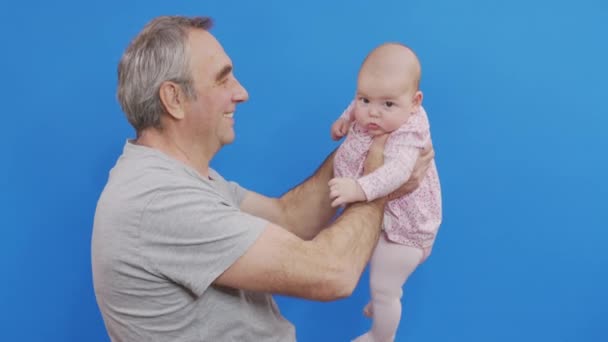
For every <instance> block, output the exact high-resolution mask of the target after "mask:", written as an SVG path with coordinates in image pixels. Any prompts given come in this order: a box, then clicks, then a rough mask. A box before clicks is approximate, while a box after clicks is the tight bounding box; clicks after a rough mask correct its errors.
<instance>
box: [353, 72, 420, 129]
mask: <svg viewBox="0 0 608 342" xmlns="http://www.w3.org/2000/svg"><path fill="white" fill-rule="evenodd" d="M396 74H397V75H396ZM396 74H395V73H391V72H377V70H374V71H368V70H365V68H364V69H362V70H361V72H360V73H359V79H358V84H357V94H356V104H355V109H354V110H355V120H356V121H357V123H358V124H359V125H361V127H363V128H365V129H367V131H368V133H369V134H370V135H373V136H376V135H380V134H384V133H390V132H392V131H394V130H396V129H397V128H399V127H400V126H401V125H403V124H404V123H405V122H406V121H407V119H408V118H409V117H410V115H411V114H412V113H414V112H415V111H416V110H418V108H417V107H418V104H417V103H416V101H415V97H416V93H417V89H415V88H414V79H413V77H405V78H404V77H403V74H401V75H399V73H396Z"/></svg>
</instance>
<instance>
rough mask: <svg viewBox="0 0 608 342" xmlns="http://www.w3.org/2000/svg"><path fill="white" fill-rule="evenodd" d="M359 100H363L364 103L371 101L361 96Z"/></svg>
mask: <svg viewBox="0 0 608 342" xmlns="http://www.w3.org/2000/svg"><path fill="white" fill-rule="evenodd" d="M359 101H361V102H363V103H365V104H368V103H369V100H368V99H366V98H365V97H360V98H359Z"/></svg>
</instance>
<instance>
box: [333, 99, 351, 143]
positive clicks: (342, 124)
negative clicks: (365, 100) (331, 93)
mask: <svg viewBox="0 0 608 342" xmlns="http://www.w3.org/2000/svg"><path fill="white" fill-rule="evenodd" d="M353 108H354V102H351V103H350V104H349V106H348V107H347V108H346V110H345V111H344V112H343V113H342V115H340V117H339V118H338V120H336V121H335V122H334V123H333V124H332V125H331V138H332V139H334V140H339V139H341V138H342V137H343V136H345V135H346V133H348V129H349V128H350V124H351V122H352V121H353V120H354V115H353Z"/></svg>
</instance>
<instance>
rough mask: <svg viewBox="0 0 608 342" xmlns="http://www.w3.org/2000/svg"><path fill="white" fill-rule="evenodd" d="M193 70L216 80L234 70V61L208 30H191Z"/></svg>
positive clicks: (189, 39)
mask: <svg viewBox="0 0 608 342" xmlns="http://www.w3.org/2000/svg"><path fill="white" fill-rule="evenodd" d="M188 41H189V44H188V47H189V50H190V62H191V66H192V70H193V71H194V72H197V73H202V72H204V73H205V74H206V75H207V76H208V78H210V80H211V81H216V79H218V78H222V77H224V76H226V75H227V74H229V73H230V72H231V71H232V61H231V60H230V58H229V57H228V55H226V52H225V51H224V48H223V47H222V45H221V44H220V42H219V41H218V40H217V39H216V38H215V37H214V36H213V35H212V34H211V33H209V32H208V31H205V30H191V31H190V34H189V37H188Z"/></svg>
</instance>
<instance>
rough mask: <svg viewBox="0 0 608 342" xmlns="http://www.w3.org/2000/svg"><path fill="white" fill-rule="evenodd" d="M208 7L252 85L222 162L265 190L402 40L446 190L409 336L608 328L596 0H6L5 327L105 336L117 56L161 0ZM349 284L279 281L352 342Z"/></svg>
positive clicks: (117, 139) (310, 151)
mask: <svg viewBox="0 0 608 342" xmlns="http://www.w3.org/2000/svg"><path fill="white" fill-rule="evenodd" d="M165 14H185V15H210V16H212V17H214V18H215V21H216V25H215V28H214V29H213V31H212V32H213V33H214V34H215V35H216V36H217V37H218V39H219V40H220V41H221V42H222V44H223V45H224V47H225V49H226V51H227V53H228V54H229V55H230V56H231V58H232V60H233V62H234V65H235V73H236V76H237V77H238V78H239V79H240V80H241V82H242V83H243V85H244V86H245V87H247V89H248V91H249V93H250V100H249V101H248V102H247V103H245V104H242V105H240V106H239V107H238V109H237V112H236V115H235V119H236V131H237V139H236V141H235V143H234V144H232V145H230V146H228V147H226V148H225V149H223V150H222V151H221V152H220V153H219V155H218V156H217V157H216V158H215V159H214V161H213V166H214V167H215V168H216V169H218V170H219V171H220V172H222V173H223V174H224V176H225V177H226V178H229V179H232V180H236V181H238V182H239V183H241V184H242V185H243V186H246V187H248V188H251V189H253V190H256V191H258V192H261V193H264V194H267V195H280V194H282V193H283V192H285V191H286V190H288V189H289V188H290V187H292V186H294V185H295V184H297V183H298V182H300V181H302V180H303V179H304V178H305V177H307V176H308V175H310V174H311V172H312V171H313V170H314V169H315V168H316V167H317V166H318V165H319V164H320V163H321V161H322V160H323V159H324V157H325V156H326V155H327V154H328V153H330V151H332V150H333V149H334V148H335V147H336V146H337V143H336V142H334V141H332V140H331V139H330V136H329V127H330V125H331V123H332V122H333V120H335V119H336V118H337V116H338V115H339V114H340V113H341V112H342V110H343V109H344V108H345V106H346V105H347V104H348V102H349V101H350V99H351V97H352V95H353V93H354V89H355V83H356V74H357V70H358V68H359V65H360V63H361V62H362V60H363V58H364V57H365V55H366V54H367V53H368V52H369V51H370V49H372V48H373V47H374V46H376V45H378V44H380V43H382V42H386V41H400V42H403V43H406V44H408V45H410V46H411V47H412V48H413V49H414V50H415V51H416V52H417V53H418V55H419V57H420V59H421V62H422V66H423V79H422V84H421V87H422V90H423V91H424V94H425V99H424V105H425V108H426V109H427V112H428V113H429V117H430V121H431V125H432V135H433V140H434V144H435V148H436V153H437V155H436V161H437V165H438V169H439V172H440V178H441V182H442V189H443V203H444V222H443V225H442V227H441V229H440V232H439V236H438V239H437V243H436V245H435V249H434V252H433V255H432V256H431V258H430V259H429V260H428V261H427V262H426V263H425V264H423V265H422V266H421V267H420V268H419V269H418V270H417V271H416V272H415V273H414V275H413V276H412V277H411V278H410V281H409V282H408V283H407V284H406V286H405V291H404V293H405V295H404V297H403V305H404V317H403V320H402V323H401V327H400V330H399V332H398V335H397V341H598V342H599V341H607V340H608V294H607V292H608V252H607V248H606V246H607V245H608V223H607V222H608V210H607V209H608V206H607V204H606V201H607V198H608V186H607V185H606V180H605V177H606V176H608V153H607V152H606V149H607V148H608V138H607V136H608V135H607V134H606V126H608V107H607V106H606V101H607V99H608V95H607V94H608V84H607V80H608V67H607V61H608V38H607V36H608V2H606V1H605V0H578V1H573V0H571V1H569V0H553V1H548V0H547V1H544V0H511V1H497V0H461V1H453V0H435V1H423V0H411V1H408V0H400V1H397V0H392V1H391V0H374V1H371V0H370V1H356V0H351V1H321V0H308V1H289V0H285V1H244V0H243V1H236V0H233V1H228V0H227V1H179V2H177V1H173V2H169V1H151V0H147V1H117V0H107V1H94V2H89V1H68V0H61V1H27V0H24V1H19V2H17V1H3V2H2V4H0V43H1V44H0V46H1V47H2V53H1V54H0V62H1V63H0V70H1V71H2V77H3V81H2V82H1V85H0V97H1V99H2V109H1V110H2V113H3V119H2V120H3V122H4V124H3V129H2V133H1V134H0V148H1V149H2V150H1V156H2V167H1V168H0V170H1V171H0V172H1V174H2V177H0V182H1V183H0V185H1V191H0V201H1V202H0V210H1V214H2V215H1V218H0V219H1V221H0V222H1V224H0V226H1V227H2V228H1V229H2V230H1V232H2V235H1V238H0V263H1V265H2V271H1V273H0V274H1V275H0V279H1V281H0V307H1V308H2V310H1V312H0V327H1V329H0V340H2V341H87V342H89V341H108V340H109V339H108V337H107V334H106V332H105V328H104V325H103V321H102V319H101V315H100V313H99V310H98V308H97V305H96V302H95V296H94V292H93V286H92V280H91V266H90V238H91V230H92V222H93V214H94V210H95V205H96V202H97V198H98V196H99V194H100V192H101V190H102V188H103V186H104V183H105V181H106V179H107V176H108V171H109V169H110V168H111V167H112V165H113V164H114V162H115V159H116V158H117V156H118V155H119V153H120V152H121V149H122V146H123V144H124V142H125V140H126V139H128V138H130V137H133V130H132V129H131V127H130V126H129V125H128V123H127V121H126V120H125V118H124V115H123V114H122V112H121V110H120V107H119V105H118V103H117V101H116V98H115V89H116V66H117V63H118V60H119V58H120V56H121V54H122V52H123V50H124V49H125V47H126V46H127V44H128V42H129V41H130V39H131V38H132V37H134V36H135V34H136V33H137V32H138V31H139V30H140V29H141V28H142V27H143V26H144V24H145V23H146V22H148V21H149V20H150V19H151V18H153V17H155V16H157V15H165ZM367 284H368V273H367V272H366V273H365V274H364V275H363V277H362V279H361V282H360V284H359V286H358V287H357V289H356V291H355V293H354V294H353V296H352V297H350V298H348V299H344V300H340V301H336V302H331V303H316V302H312V301H306V300H301V299H294V298H285V297H278V298H277V301H278V303H279V306H280V308H281V311H282V313H283V314H284V315H285V316H286V317H287V318H288V319H289V320H291V321H292V322H293V323H294V324H295V325H296V327H297V336H298V340H299V341H304V342H306V341H348V340H349V338H352V337H355V336H357V335H358V334H360V333H362V332H363V331H365V330H366V329H367V328H368V327H369V324H370V322H369V321H368V320H367V319H365V318H364V317H363V316H362V315H361V309H362V308H363V306H364V304H365V303H366V302H367V300H368V294H369V290H368V287H367Z"/></svg>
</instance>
